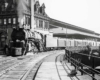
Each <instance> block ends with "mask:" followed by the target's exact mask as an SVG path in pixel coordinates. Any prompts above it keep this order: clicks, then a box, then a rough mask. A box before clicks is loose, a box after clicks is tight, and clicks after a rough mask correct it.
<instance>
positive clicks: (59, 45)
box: [57, 38, 66, 49]
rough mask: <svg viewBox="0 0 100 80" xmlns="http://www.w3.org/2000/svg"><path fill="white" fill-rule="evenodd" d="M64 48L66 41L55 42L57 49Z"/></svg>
mask: <svg viewBox="0 0 100 80" xmlns="http://www.w3.org/2000/svg"><path fill="white" fill-rule="evenodd" d="M65 46H66V39H61V38H60V39H58V40H57V47H58V48H59V49H65Z"/></svg>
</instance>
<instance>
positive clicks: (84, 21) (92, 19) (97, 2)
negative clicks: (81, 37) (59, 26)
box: [39, 0, 100, 33]
mask: <svg viewBox="0 0 100 80" xmlns="http://www.w3.org/2000/svg"><path fill="white" fill-rule="evenodd" d="M39 2H40V5H42V3H45V6H46V9H45V11H46V13H47V15H48V16H49V17H51V18H53V19H56V20H60V21H63V22H66V23H69V24H73V25H76V26H79V27H82V28H85V29H89V30H92V31H95V32H96V33H100V0H39Z"/></svg>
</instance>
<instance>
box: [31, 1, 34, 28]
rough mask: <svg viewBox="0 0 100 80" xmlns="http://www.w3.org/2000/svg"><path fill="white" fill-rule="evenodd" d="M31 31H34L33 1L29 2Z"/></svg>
mask: <svg viewBox="0 0 100 80" xmlns="http://www.w3.org/2000/svg"><path fill="white" fill-rule="evenodd" d="M31 30H34V0H31Z"/></svg>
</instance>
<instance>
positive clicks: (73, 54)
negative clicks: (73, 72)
mask: <svg viewBox="0 0 100 80" xmlns="http://www.w3.org/2000/svg"><path fill="white" fill-rule="evenodd" d="M90 50H91V51H89V50H88V48H87V47H66V49H65V52H66V54H65V56H66V59H67V60H68V62H70V63H71V65H74V66H75V69H78V70H80V71H81V75H83V73H85V74H87V75H89V76H90V77H91V78H92V80H97V79H96V78H95V76H94V75H95V74H97V75H98V76H100V75H99V74H100V72H99V71H98V70H96V69H95V60H97V59H100V56H99V55H98V56H97V55H96V56H94V55H93V54H90V53H91V52H92V53H93V50H95V51H97V52H98V53H99V51H100V50H99V47H91V48H90ZM84 51H87V52H88V53H87V54H86V53H84ZM83 56H85V57H87V58H88V61H89V62H90V61H91V65H86V64H84V63H83V62H82V61H84V59H83V58H82V57H83ZM99 61H100V60H99ZM83 67H86V68H87V69H88V72H87V71H86V70H84V69H83ZM89 71H90V72H91V73H90V72H89ZM91 74H92V75H91Z"/></svg>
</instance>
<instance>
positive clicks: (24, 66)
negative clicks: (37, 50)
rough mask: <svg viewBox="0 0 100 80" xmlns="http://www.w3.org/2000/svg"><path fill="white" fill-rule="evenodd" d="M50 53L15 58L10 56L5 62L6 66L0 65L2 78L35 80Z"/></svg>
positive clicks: (6, 79)
mask: <svg viewBox="0 0 100 80" xmlns="http://www.w3.org/2000/svg"><path fill="white" fill-rule="evenodd" d="M48 55H50V54H47V53H43V54H40V55H39V56H37V55H35V56H34V57H33V56H26V57H18V58H15V59H13V58H12V59H9V58H8V61H7V62H6V61H5V62H4V64H5V65H4V67H3V68H1V67H0V69H1V71H0V80H8V79H10V80H16V79H19V80H30V79H31V80H34V79H35V76H36V74H37V71H38V69H39V67H40V65H41V64H42V62H43V60H44V58H46V57H47V56H48ZM41 56H42V57H41ZM36 58H37V59H36ZM5 60H6V59H5ZM13 61H14V62H13ZM22 72H23V73H22ZM33 73H34V74H33ZM16 74H17V75H16Z"/></svg>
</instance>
